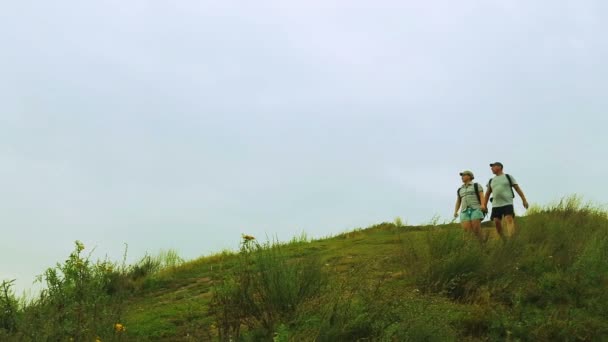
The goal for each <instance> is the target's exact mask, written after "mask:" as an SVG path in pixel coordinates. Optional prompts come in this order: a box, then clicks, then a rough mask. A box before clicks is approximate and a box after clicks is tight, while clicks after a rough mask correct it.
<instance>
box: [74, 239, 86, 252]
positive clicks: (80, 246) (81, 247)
mask: <svg viewBox="0 0 608 342" xmlns="http://www.w3.org/2000/svg"><path fill="white" fill-rule="evenodd" d="M76 249H77V250H78V251H79V252H81V251H82V250H84V243H82V242H80V241H78V240H76Z"/></svg>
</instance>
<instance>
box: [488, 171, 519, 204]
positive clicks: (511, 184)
mask: <svg viewBox="0 0 608 342" xmlns="http://www.w3.org/2000/svg"><path fill="white" fill-rule="evenodd" d="M505 176H507V180H508V181H509V185H510V187H509V188H510V189H511V196H513V198H515V192H513V180H511V176H509V175H508V174H507V173H505ZM492 179H494V178H492ZM492 179H490V182H489V183H488V187H492ZM493 199H494V198H490V202H492V200H493Z"/></svg>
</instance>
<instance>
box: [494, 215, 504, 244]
mask: <svg viewBox="0 0 608 342" xmlns="http://www.w3.org/2000/svg"><path fill="white" fill-rule="evenodd" d="M494 225H495V226H496V233H498V236H499V237H500V238H501V239H504V238H505V235H504V233H503V231H502V222H501V219H500V217H495V218H494Z"/></svg>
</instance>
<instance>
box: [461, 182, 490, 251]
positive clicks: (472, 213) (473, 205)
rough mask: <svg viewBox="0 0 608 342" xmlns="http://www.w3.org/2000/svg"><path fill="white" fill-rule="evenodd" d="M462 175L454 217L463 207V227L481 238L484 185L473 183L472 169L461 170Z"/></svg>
mask: <svg viewBox="0 0 608 342" xmlns="http://www.w3.org/2000/svg"><path fill="white" fill-rule="evenodd" d="M460 177H461V179H462V183H463V184H462V186H461V187H460V188H459V189H458V198H457V199H456V208H455V209H454V218H456V217H458V211H459V209H461V208H462V211H461V212H460V223H461V224H462V228H464V230H465V231H467V232H471V233H473V234H475V236H477V238H478V239H480V240H481V239H482V238H481V220H483V218H484V216H485V214H484V213H483V212H482V209H481V205H482V201H483V198H484V197H483V187H482V186H481V185H479V184H477V183H473V180H474V179H475V176H474V175H473V172H471V171H463V172H461V173H460Z"/></svg>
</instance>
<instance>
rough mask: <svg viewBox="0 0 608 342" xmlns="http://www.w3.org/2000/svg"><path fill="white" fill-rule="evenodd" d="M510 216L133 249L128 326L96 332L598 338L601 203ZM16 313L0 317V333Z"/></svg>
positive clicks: (134, 336) (604, 315)
mask: <svg viewBox="0 0 608 342" xmlns="http://www.w3.org/2000/svg"><path fill="white" fill-rule="evenodd" d="M517 225H518V231H519V233H518V234H517V235H516V236H515V237H513V238H511V239H510V240H508V241H502V240H500V239H498V238H497V236H496V234H494V231H493V228H492V227H491V225H488V224H484V229H483V231H484V233H485V234H488V235H489V239H488V241H487V242H486V243H484V244H480V243H479V242H478V241H477V240H476V239H474V238H472V237H470V236H467V235H465V234H464V233H463V232H462V231H461V229H460V228H459V227H458V225H456V224H442V225H438V224H437V222H436V220H435V222H432V223H431V224H429V225H426V226H417V227H412V226H408V225H407V224H404V223H403V222H402V220H400V219H398V220H395V222H394V223H382V224H379V225H376V226H372V227H369V228H367V229H357V230H354V231H351V232H346V233H343V234H340V235H337V236H334V237H330V238H326V239H321V240H310V239H309V238H308V237H306V236H305V235H301V236H299V237H296V238H294V239H293V240H292V241H290V242H288V243H285V244H279V243H277V242H273V241H269V242H258V241H257V240H249V241H245V240H243V244H242V248H241V250H240V251H235V252H229V251H225V252H222V253H219V254H216V255H212V256H208V257H204V258H200V259H197V260H193V261H189V262H181V261H180V259H179V258H178V257H177V256H176V254H175V253H169V254H170V255H169V254H167V255H165V256H164V257H159V258H160V259H163V258H164V259H163V260H167V261H166V262H160V264H161V265H160V266H158V267H156V266H154V265H157V264H159V263H158V262H151V261H154V260H153V259H154V258H152V259H145V258H144V259H142V261H141V262H140V263H138V264H136V265H134V266H130V267H125V272H124V275H123V277H124V279H127V280H128V281H122V282H119V284H129V286H130V290H129V292H128V296H126V297H124V301H122V302H120V308H122V309H123V311H122V312H121V319H122V322H121V323H123V324H124V325H125V326H126V327H127V330H126V332H124V333H123V334H122V335H120V336H117V335H116V334H114V335H111V334H110V335H109V334H108V333H106V334H105V335H104V336H106V337H105V338H104V339H103V340H118V339H123V340H129V341H131V340H133V341H205V340H230V339H232V340H241V341H259V340H268V341H273V340H274V341H356V340H360V341H368V340H374V341H461V340H464V341H487V340H513V341H515V340H521V341H539V340H541V341H576V340H580V341H592V340H593V341H595V340H600V341H601V340H608V306H607V305H605V303H608V291H606V288H608V217H607V215H606V212H605V211H603V210H600V209H597V208H594V207H593V206H590V205H585V204H582V203H581V201H580V200H578V199H577V198H568V199H565V200H562V201H561V202H558V203H556V204H554V205H551V206H548V207H546V208H538V207H537V208H534V209H532V210H530V211H529V214H528V215H527V216H526V217H521V218H518V219H517ZM160 259H159V260H160ZM152 266H154V267H152ZM142 269H143V270H144V271H145V272H143V271H142ZM141 272H143V273H145V274H143V275H141V274H140V273H141ZM121 279H123V278H121ZM124 279H123V280H124ZM124 286H126V285H123V287H124ZM4 287H5V288H7V287H8V289H9V290H10V284H5V286H4ZM9 292H10V291H9ZM122 293H123V294H124V292H122ZM103 298H106V297H103ZM17 304H18V301H16V300H14V297H12V296H11V294H10V293H8V294H7V295H5V296H4V297H2V299H1V300H0V305H3V307H4V306H6V305H9V306H10V307H11V310H13V311H14V307H15V306H16V305H17ZM22 307H23V305H22ZM35 309H36V306H35V305H34V306H32V305H30V306H29V307H28V310H30V311H32V310H35ZM4 312H7V311H6V310H5V311H4ZM20 319H22V316H20V314H17V315H14V316H10V317H9V316H7V315H6V314H5V315H4V316H2V317H0V323H2V324H3V325H4V329H3V327H2V326H0V338H2V337H3V336H9V337H10V336H16V335H15V331H16V330H18V329H19V322H20ZM21 321H22V320H21ZM107 324H110V323H107ZM9 328H10V329H11V330H9ZM3 334H4V335H3ZM11 334H12V335H11ZM53 336H55V335H53ZM5 339H7V340H8V338H5ZM3 340H4V339H3Z"/></svg>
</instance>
